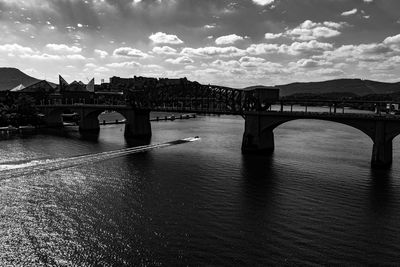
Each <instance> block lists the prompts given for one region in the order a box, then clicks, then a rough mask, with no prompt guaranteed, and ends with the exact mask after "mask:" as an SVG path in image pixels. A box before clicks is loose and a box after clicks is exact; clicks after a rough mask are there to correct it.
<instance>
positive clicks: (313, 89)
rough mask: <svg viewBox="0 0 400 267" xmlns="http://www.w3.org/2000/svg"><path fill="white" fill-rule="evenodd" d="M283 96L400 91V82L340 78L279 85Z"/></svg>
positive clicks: (362, 94)
mask: <svg viewBox="0 0 400 267" xmlns="http://www.w3.org/2000/svg"><path fill="white" fill-rule="evenodd" d="M277 87H279V88H280V89H281V90H280V95H281V96H288V95H293V94H328V93H352V94H356V95H359V96H365V95H371V94H392V93H400V82H398V83H383V82H377V81H370V80H361V79H338V80H330V81H323V82H309V83H291V84H285V85H277Z"/></svg>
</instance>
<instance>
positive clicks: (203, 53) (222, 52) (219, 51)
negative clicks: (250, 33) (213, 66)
mask: <svg viewBox="0 0 400 267" xmlns="http://www.w3.org/2000/svg"><path fill="white" fill-rule="evenodd" d="M181 54H182V55H187V56H196V57H212V56H225V57H234V56H244V55H245V54H246V51H245V50H243V49H239V48H237V47H234V46H227V47H215V46H207V47H200V48H191V47H185V48H183V49H182V51H181Z"/></svg>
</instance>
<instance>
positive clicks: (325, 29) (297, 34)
mask: <svg viewBox="0 0 400 267" xmlns="http://www.w3.org/2000/svg"><path fill="white" fill-rule="evenodd" d="M343 25H344V23H337V22H332V21H325V22H322V23H321V22H318V23H317V22H312V21H311V20H306V21H304V22H303V23H301V24H300V25H299V26H297V27H296V28H293V29H291V30H287V31H286V32H285V34H286V35H287V36H289V37H292V38H294V39H298V40H301V41H309V40H315V39H318V38H331V37H335V36H338V35H340V34H341V33H340V32H339V31H338V29H340V28H341V27H343Z"/></svg>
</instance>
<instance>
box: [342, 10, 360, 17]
mask: <svg viewBox="0 0 400 267" xmlns="http://www.w3.org/2000/svg"><path fill="white" fill-rule="evenodd" d="M357 11H358V10H357V8H353V9H352V10H349V11H345V12H343V13H342V14H341V15H342V16H350V15H354V14H356V13H357Z"/></svg>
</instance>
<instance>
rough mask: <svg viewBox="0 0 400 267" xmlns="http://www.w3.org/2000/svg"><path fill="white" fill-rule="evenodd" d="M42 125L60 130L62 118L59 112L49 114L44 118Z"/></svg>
mask: <svg viewBox="0 0 400 267" xmlns="http://www.w3.org/2000/svg"><path fill="white" fill-rule="evenodd" d="M44 123H45V124H46V126H47V127H50V128H62V127H63V118H62V116H61V112H49V113H48V114H46V116H45V117H44Z"/></svg>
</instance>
